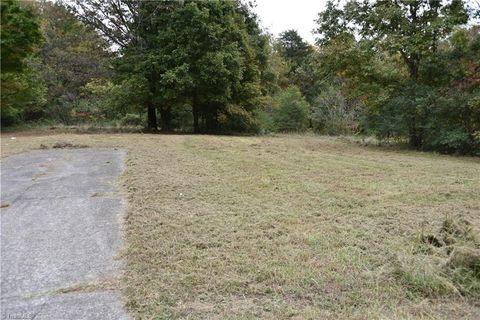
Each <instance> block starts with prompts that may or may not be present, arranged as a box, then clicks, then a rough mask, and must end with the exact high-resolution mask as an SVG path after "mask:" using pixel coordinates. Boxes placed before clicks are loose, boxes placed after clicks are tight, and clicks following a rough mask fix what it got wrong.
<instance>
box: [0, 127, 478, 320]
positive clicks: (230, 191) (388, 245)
mask: <svg viewBox="0 0 480 320" xmlns="http://www.w3.org/2000/svg"><path fill="white" fill-rule="evenodd" d="M11 136H12V134H9V135H3V137H2V155H3V156H8V154H12V153H18V152H23V151H26V150H29V149H33V148H38V147H39V146H40V144H44V145H52V144H53V143H55V142H58V141H69V142H71V143H77V144H85V145H88V146H91V147H116V148H123V149H126V150H127V151H128V153H127V161H126V169H125V173H124V175H123V177H122V185H123V189H124V192H125V194H126V196H127V198H128V213H127V216H126V222H125V250H124V252H123V253H122V256H123V259H124V261H125V271H124V276H123V285H122V289H123V293H124V299H125V305H126V307H127V309H128V310H129V312H130V313H131V315H132V317H133V318H135V319H170V318H185V319H256V318H262V319H342V318H343V319H346V318H348V319H419V318H425V319H463V318H465V319H475V318H480V302H479V301H480V298H479V295H478V291H476V290H478V288H476V287H475V285H477V284H478V282H475V281H477V280H478V278H475V276H474V277H473V280H472V281H473V282H472V281H470V282H469V283H468V284H469V287H468V288H470V289H468V290H471V292H469V291H468V290H467V289H465V288H466V287H462V286H461V285H458V283H461V281H460V282H459V281H456V280H455V278H452V277H451V276H450V275H449V274H448V270H447V269H446V268H447V267H446V262H447V259H448V256H447V254H446V253H442V252H441V250H440V249H439V248H430V246H429V245H428V244H424V243H422V241H421V240H420V239H421V236H422V235H423V234H435V233H437V232H438V230H440V229H441V227H442V224H443V223H444V221H445V220H446V219H450V218H454V219H461V220H467V221H469V222H470V223H471V225H470V226H471V228H472V230H473V232H474V233H476V232H478V230H479V228H480V160H479V159H478V158H462V157H451V156H440V155H435V154H429V153H420V152H411V151H395V150H387V149H381V148H374V147H361V146H357V145H354V144H352V143H349V142H346V141H343V140H342V139H340V138H328V137H317V136H293V135H292V136H288V135H285V136H275V137H226V136H193V135H192V136H191V135H142V134H123V135H100V134H99V135H71V134H64V135H54V134H50V135H35V136H31V135H28V134H22V135H21V136H17V137H16V139H14V140H12V139H11V138H10V137H11ZM477 276H478V275H477ZM478 281H480V280H478ZM472 283H473V284H472ZM462 288H463V289H462ZM472 288H473V289H472ZM465 290H467V291H465Z"/></svg>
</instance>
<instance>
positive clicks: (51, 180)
mask: <svg viewBox="0 0 480 320" xmlns="http://www.w3.org/2000/svg"><path fill="white" fill-rule="evenodd" d="M123 161H124V152H123V151H120V150H110V149H68V150H67V149H62V150H38V151H33V152H30V153H26V154H21V155H15V156H11V157H8V158H5V159H2V163H1V205H2V209H1V226H0V230H1V236H0V237H1V239H0V240H1V252H0V254H1V317H2V319H127V316H126V314H125V312H124V311H123V309H122V303H121V301H120V296H119V294H118V292H117V291H115V290H114V289H113V288H114V287H115V286H114V284H115V282H116V281H118V276H119V272H120V261H119V260H117V259H116V255H117V254H118V251H119V249H120V247H121V244H122V241H121V232H120V226H121V222H122V218H123V216H122V215H123V213H124V205H125V204H124V201H123V199H122V197H121V196H120V195H119V194H118V187H117V183H118V181H117V179H118V176H119V175H120V173H121V172H122V170H123ZM109 284H110V285H109Z"/></svg>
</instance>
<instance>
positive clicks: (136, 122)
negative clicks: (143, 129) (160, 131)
mask: <svg viewBox="0 0 480 320" xmlns="http://www.w3.org/2000/svg"><path fill="white" fill-rule="evenodd" d="M120 124H121V125H123V126H144V125H145V118H144V117H142V116H141V115H139V114H133V113H127V114H126V115H125V116H124V117H123V118H121V119H120Z"/></svg>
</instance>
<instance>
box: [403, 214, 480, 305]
mask: <svg viewBox="0 0 480 320" xmlns="http://www.w3.org/2000/svg"><path fill="white" fill-rule="evenodd" d="M410 249H411V251H410V252H408V253H407V254H405V252H404V253H403V254H399V256H398V261H397V263H396V267H395V274H396V275H397V276H399V277H400V279H401V281H402V282H403V283H404V284H405V285H406V286H407V287H408V289H409V290H410V292H412V293H415V294H420V295H423V296H427V297H440V296H449V295H459V296H463V297H466V298H474V299H478V298H480V240H479V238H478V230H476V229H475V228H474V227H473V225H472V224H471V223H470V222H469V221H467V220H465V219H462V218H460V217H455V218H452V217H447V218H445V220H444V221H443V223H442V226H441V228H440V230H439V231H438V232H437V233H430V234H426V233H424V232H423V231H422V234H421V237H420V241H419V243H418V245H417V246H415V247H412V248H410Z"/></svg>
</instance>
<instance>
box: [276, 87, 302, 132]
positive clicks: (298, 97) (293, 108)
mask: <svg viewBox="0 0 480 320" xmlns="http://www.w3.org/2000/svg"><path fill="white" fill-rule="evenodd" d="M277 103H278V110H276V112H275V113H274V114H273V119H274V123H275V128H276V130H278V131H282V132H303V131H305V130H306V129H307V127H308V122H309V108H310V106H309V104H308V102H307V101H306V100H305V98H304V97H303V95H302V93H301V92H300V90H299V89H298V88H297V87H295V86H290V87H288V88H287V90H285V91H284V92H282V93H280V94H279V95H278V97H277Z"/></svg>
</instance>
